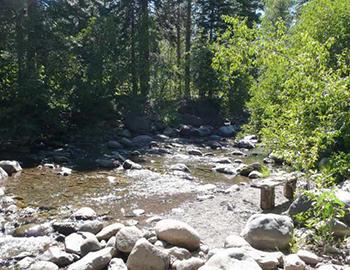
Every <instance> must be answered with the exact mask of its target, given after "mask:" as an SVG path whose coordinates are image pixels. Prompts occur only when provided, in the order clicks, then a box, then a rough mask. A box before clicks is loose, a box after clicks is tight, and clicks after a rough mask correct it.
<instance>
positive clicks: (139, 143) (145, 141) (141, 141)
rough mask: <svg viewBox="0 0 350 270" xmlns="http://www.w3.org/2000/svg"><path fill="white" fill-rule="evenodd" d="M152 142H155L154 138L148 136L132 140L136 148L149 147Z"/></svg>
mask: <svg viewBox="0 0 350 270" xmlns="http://www.w3.org/2000/svg"><path fill="white" fill-rule="evenodd" d="M151 141H153V138H152V137H151V136H148V135H140V136H136V137H134V138H133V139H132V140H131V142H132V143H133V145H134V146H135V147H143V146H148V145H149V144H150V143H151Z"/></svg>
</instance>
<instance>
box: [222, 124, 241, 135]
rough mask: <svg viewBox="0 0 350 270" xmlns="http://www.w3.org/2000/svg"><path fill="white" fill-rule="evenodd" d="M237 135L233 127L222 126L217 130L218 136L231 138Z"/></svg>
mask: <svg viewBox="0 0 350 270" xmlns="http://www.w3.org/2000/svg"><path fill="white" fill-rule="evenodd" d="M236 133H237V129H236V128H235V127H234V126H233V125H227V126H222V127H221V128H219V134H220V135H221V136H223V137H233V136H234V135H235V134H236Z"/></svg>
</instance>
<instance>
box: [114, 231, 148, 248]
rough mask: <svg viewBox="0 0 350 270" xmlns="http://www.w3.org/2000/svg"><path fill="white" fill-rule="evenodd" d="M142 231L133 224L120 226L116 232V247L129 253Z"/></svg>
mask: <svg viewBox="0 0 350 270" xmlns="http://www.w3.org/2000/svg"><path fill="white" fill-rule="evenodd" d="M142 236H143V233H142V231H140V230H139V229H138V228H137V227H135V226H130V227H124V228H121V229H120V230H119V231H118V233H117V234H116V236H115V237H116V248H117V249H118V250H120V251H121V252H125V253H130V252H131V250H132V249H133V247H134V246H135V243H136V242H137V240H139V239H140V238H142Z"/></svg>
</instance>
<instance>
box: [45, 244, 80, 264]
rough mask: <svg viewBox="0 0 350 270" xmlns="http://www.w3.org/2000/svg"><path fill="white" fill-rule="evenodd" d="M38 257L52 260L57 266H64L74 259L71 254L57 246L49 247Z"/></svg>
mask: <svg viewBox="0 0 350 270" xmlns="http://www.w3.org/2000/svg"><path fill="white" fill-rule="evenodd" d="M40 258H41V259H42V260H43V261H49V262H52V263H54V264H56V265H58V266H59V267H65V266H67V265H69V264H71V263H73V262H74V260H75V259H76V257H75V256H74V255H73V254H71V253H67V252H64V251H63V250H61V249H60V248H59V247H50V248H49V249H48V250H47V251H46V252H45V253H44V254H43V255H42V256H41V257H40Z"/></svg>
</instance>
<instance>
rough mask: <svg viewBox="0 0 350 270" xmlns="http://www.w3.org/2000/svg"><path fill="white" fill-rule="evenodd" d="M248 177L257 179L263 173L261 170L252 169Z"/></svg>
mask: <svg viewBox="0 0 350 270" xmlns="http://www.w3.org/2000/svg"><path fill="white" fill-rule="evenodd" d="M248 177H249V178H250V179H258V178H262V177H263V174H262V173H261V172H258V171H252V172H251V173H249V175H248Z"/></svg>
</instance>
